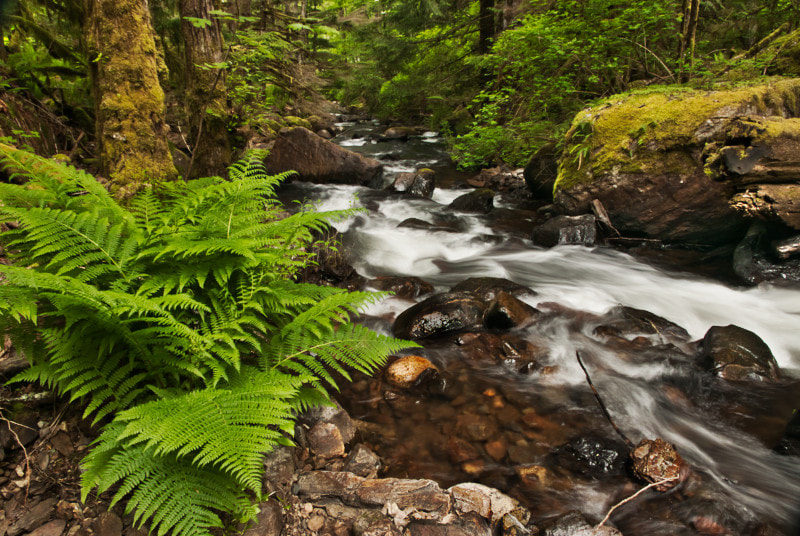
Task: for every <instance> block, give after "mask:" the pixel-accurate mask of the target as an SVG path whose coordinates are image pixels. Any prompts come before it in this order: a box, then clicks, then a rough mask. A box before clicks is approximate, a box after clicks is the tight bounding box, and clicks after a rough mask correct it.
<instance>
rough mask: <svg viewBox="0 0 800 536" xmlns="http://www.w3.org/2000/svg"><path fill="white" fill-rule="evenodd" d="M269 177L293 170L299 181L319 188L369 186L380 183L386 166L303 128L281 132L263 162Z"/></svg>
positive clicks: (287, 129) (282, 130) (286, 129)
mask: <svg viewBox="0 0 800 536" xmlns="http://www.w3.org/2000/svg"><path fill="white" fill-rule="evenodd" d="M264 163H265V165H266V166H267V170H268V171H269V173H282V172H284V171H289V170H294V171H296V172H297V173H298V176H299V179H300V180H304V181H308V182H315V183H319V184H354V185H361V186H363V185H367V184H369V183H372V182H375V181H377V180H378V179H379V178H380V176H381V174H382V173H383V166H382V165H381V163H380V162H378V161H377V160H374V159H372V158H365V157H363V156H361V155H360V154H358V153H354V152H352V151H348V150H346V149H343V148H342V147H339V146H338V145H336V144H335V143H333V142H330V141H328V140H325V139H322V138H320V137H319V136H317V135H316V134H314V133H313V132H311V131H310V130H308V129H306V128H303V127H293V128H284V129H281V131H280V133H279V134H278V139H277V140H275V145H274V146H273V148H272V150H271V151H270V153H269V156H268V157H267V158H266V160H265V161H264Z"/></svg>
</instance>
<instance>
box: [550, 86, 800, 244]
mask: <svg viewBox="0 0 800 536" xmlns="http://www.w3.org/2000/svg"><path fill="white" fill-rule="evenodd" d="M798 97H800V79H792V80H783V81H778V82H775V83H772V84H769V85H762V86H754V87H749V88H737V89H732V90H725V91H705V90H703V91H700V90H698V91H681V92H680V93H676V92H674V91H671V90H665V91H663V92H653V93H647V94H629V95H619V96H614V97H611V98H609V99H607V100H606V101H605V102H603V103H601V104H598V105H597V106H596V107H594V108H590V109H587V110H584V111H582V112H580V113H579V114H578V115H577V116H576V117H575V119H574V120H573V123H572V127H571V128H570V130H569V131H568V133H567V135H566V146H565V149H564V152H563V153H562V159H561V165H560V168H559V175H558V179H557V181H556V185H555V200H556V203H557V204H558V206H559V207H560V208H561V209H562V210H563V211H565V212H566V213H567V214H581V213H588V212H589V210H590V205H591V203H592V201H593V200H594V199H598V200H599V201H600V202H601V203H602V204H603V205H604V206H605V208H606V210H607V212H608V214H609V217H610V219H611V222H612V224H613V225H614V226H615V227H616V228H617V229H618V230H619V231H620V232H621V233H622V234H623V235H627V236H647V237H651V238H657V239H661V240H664V241H669V242H680V243H692V244H708V245H717V244H726V243H732V242H736V241H737V240H738V239H739V238H740V237H741V236H742V233H744V231H745V229H746V228H747V222H748V221H750V220H751V219H753V218H756V219H763V220H765V221H767V222H771V223H773V224H775V225H776V227H778V228H782V229H787V228H790V229H795V230H800V203H798V202H797V201H798V198H800V183H798V182H797V177H798V175H800V164H798V159H797V154H798V153H799V152H800V118H799V117H800V98H798Z"/></svg>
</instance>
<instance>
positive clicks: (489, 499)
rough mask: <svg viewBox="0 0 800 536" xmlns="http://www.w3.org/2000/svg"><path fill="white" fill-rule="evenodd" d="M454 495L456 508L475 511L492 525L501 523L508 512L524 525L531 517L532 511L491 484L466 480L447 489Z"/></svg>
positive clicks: (463, 512)
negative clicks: (486, 484)
mask: <svg viewBox="0 0 800 536" xmlns="http://www.w3.org/2000/svg"><path fill="white" fill-rule="evenodd" d="M447 491H448V492H449V493H450V495H452V497H453V502H454V506H455V508H456V510H458V511H459V512H461V513H462V514H467V513H470V512H475V513H476V514H478V515H479V516H481V517H482V518H484V519H486V520H488V521H489V522H490V523H491V524H492V525H496V524H497V523H499V522H500V521H501V520H502V519H503V517H504V516H506V515H507V514H511V515H513V516H514V517H515V518H516V519H517V520H518V521H520V522H521V523H522V524H523V525H524V524H526V523H527V522H528V521H529V520H530V517H531V514H530V512H529V511H528V510H527V509H526V508H524V507H523V506H521V505H520V504H519V502H517V501H516V500H515V499H512V498H511V497H509V496H508V495H506V494H504V493H501V492H499V491H498V490H496V489H494V488H490V487H489V486H484V485H483V484H476V483H474V482H466V483H463V484H456V485H455V486H453V487H451V488H449V489H448V490H447Z"/></svg>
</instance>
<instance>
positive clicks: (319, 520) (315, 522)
mask: <svg viewBox="0 0 800 536" xmlns="http://www.w3.org/2000/svg"><path fill="white" fill-rule="evenodd" d="M323 525H325V518H324V517H322V516H313V517H311V519H309V520H308V521H307V522H306V526H307V527H308V529H309V530H314V531H317V530H319V529H321V528H322V527H323Z"/></svg>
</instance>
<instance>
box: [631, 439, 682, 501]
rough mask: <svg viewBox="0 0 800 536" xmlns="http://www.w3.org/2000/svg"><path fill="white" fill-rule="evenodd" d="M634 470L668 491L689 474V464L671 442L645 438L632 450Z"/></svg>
mask: <svg viewBox="0 0 800 536" xmlns="http://www.w3.org/2000/svg"><path fill="white" fill-rule="evenodd" d="M631 460H633V472H634V473H635V474H636V476H638V477H639V478H641V479H642V480H645V481H647V482H650V483H651V484H654V483H656V482H662V483H661V484H659V485H657V486H655V489H656V490H658V491H667V490H670V489H672V488H674V487H675V486H677V485H678V484H680V483H681V482H682V481H684V480H686V477H687V476H688V474H689V465H688V464H687V463H686V462H685V461H684V460H683V458H681V456H680V454H678V452H677V451H676V450H675V447H673V446H672V445H671V444H669V443H667V442H666V441H664V440H663V439H661V438H657V439H643V440H642V441H641V442H639V444H638V445H636V448H634V449H633V450H632V451H631Z"/></svg>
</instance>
